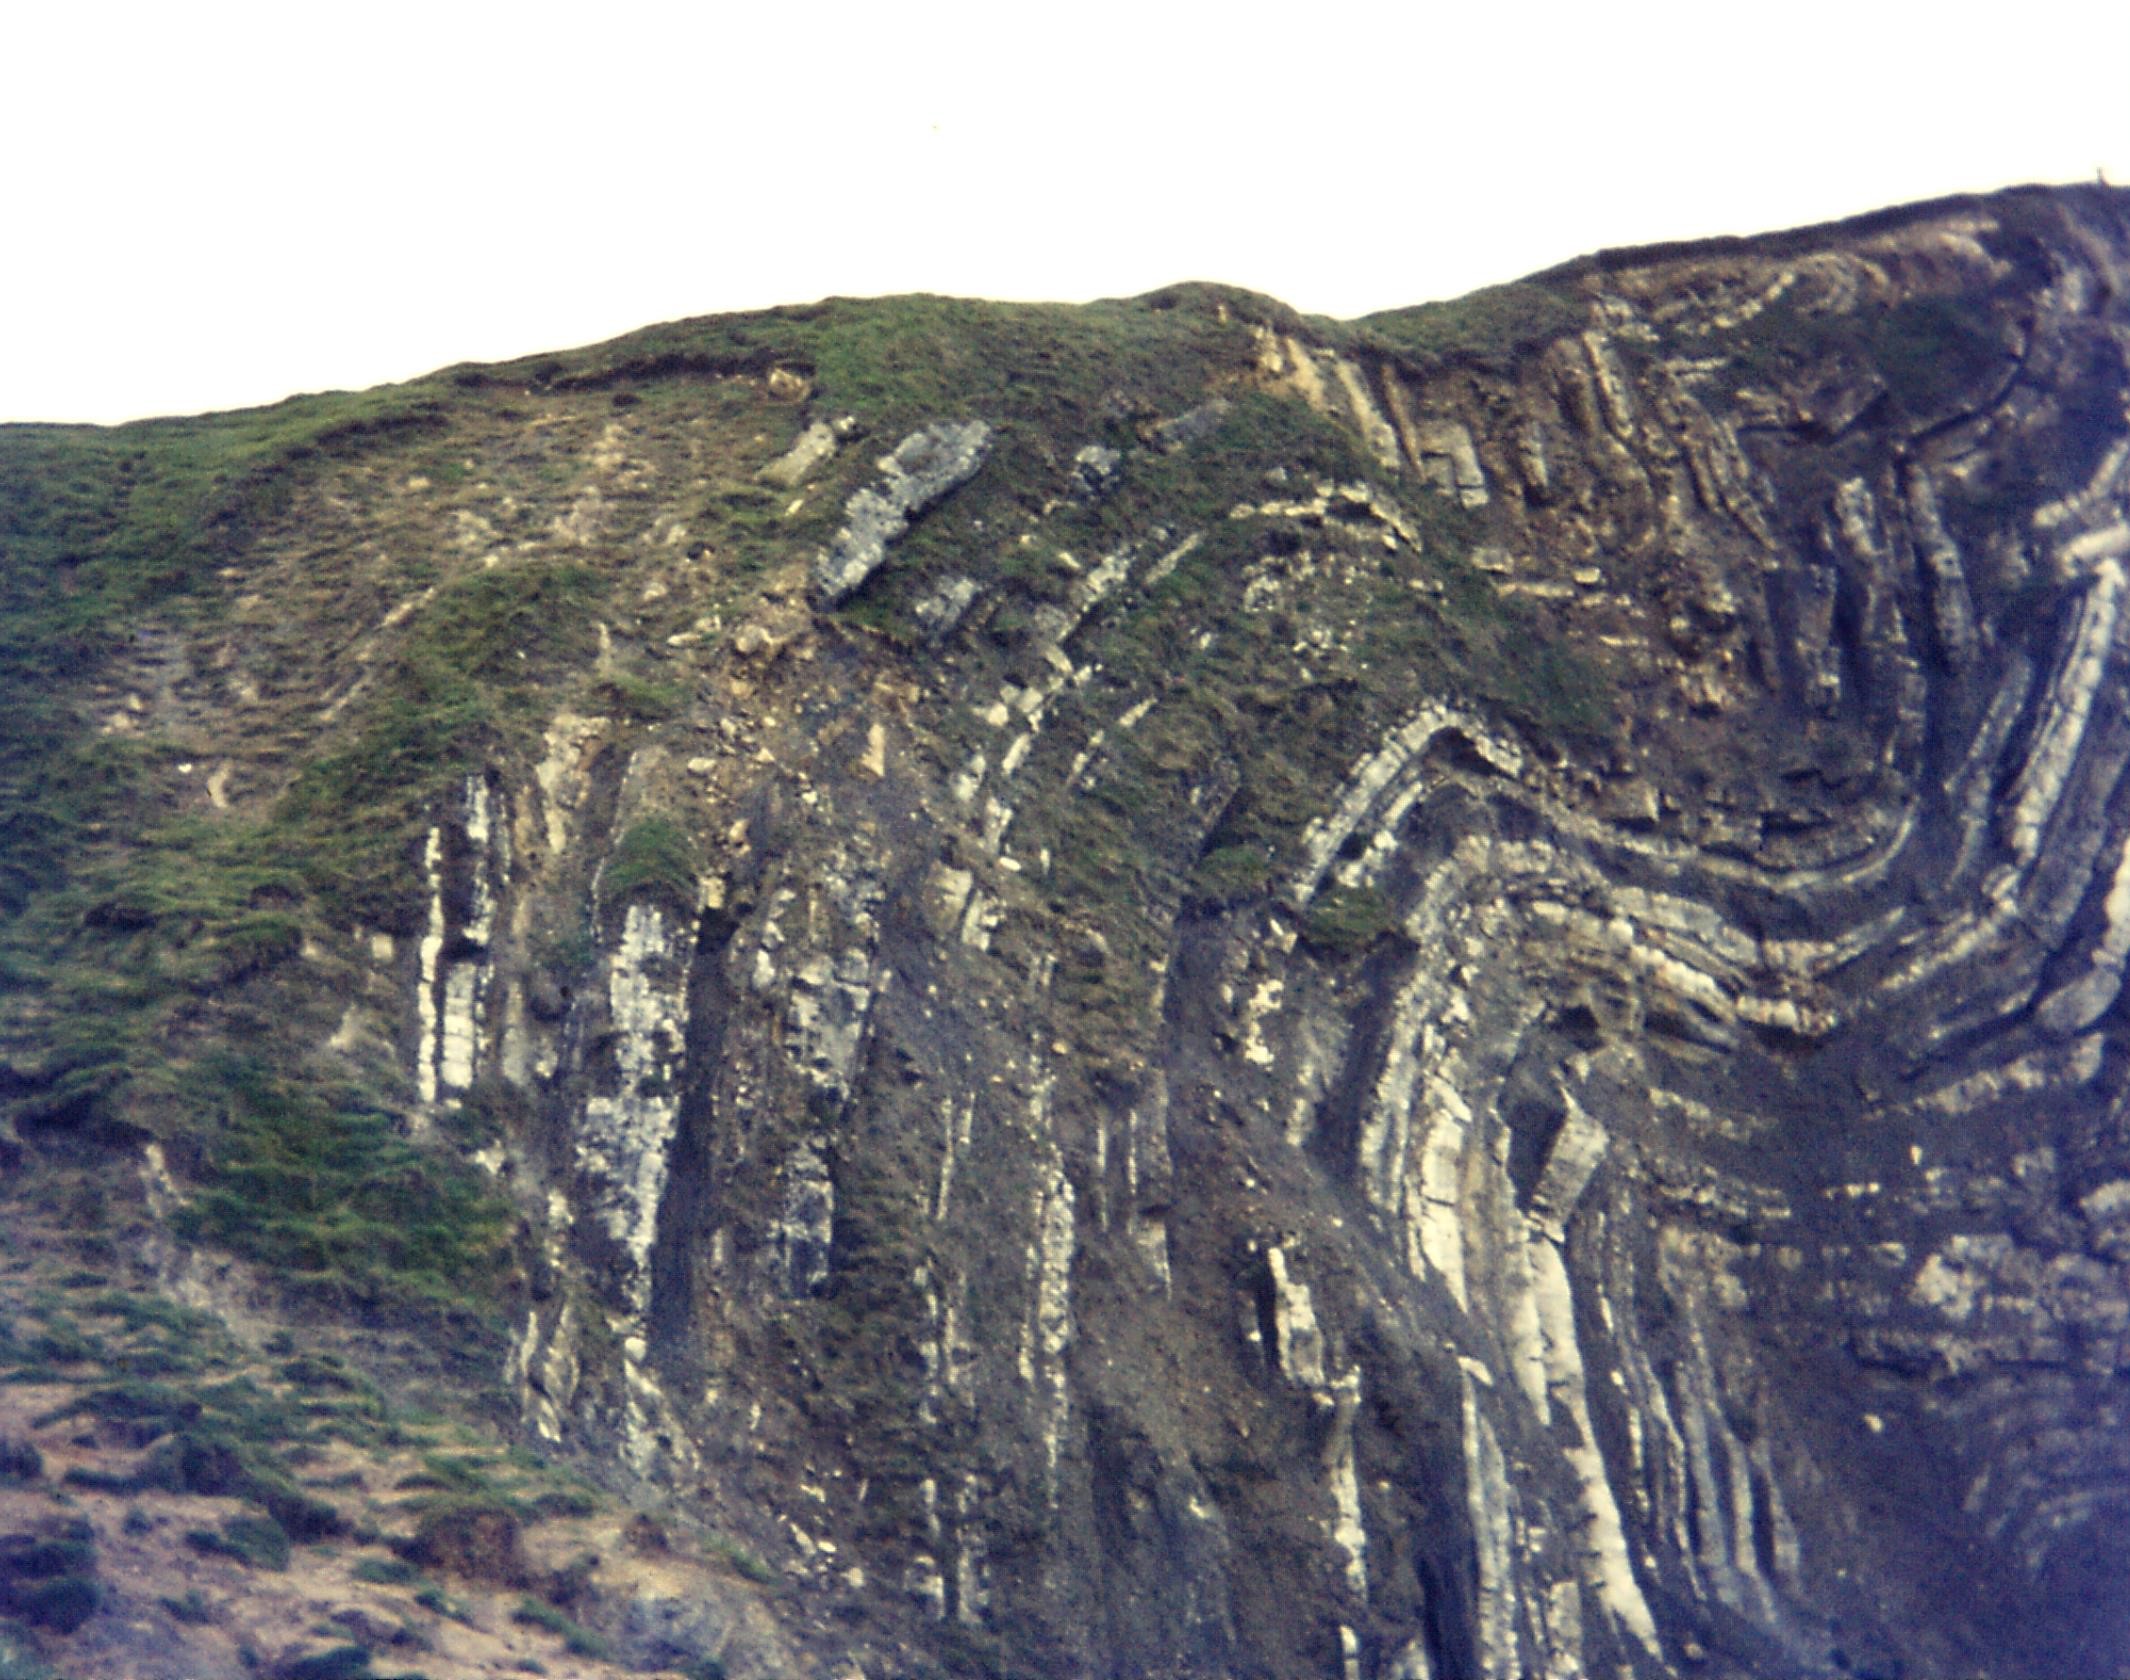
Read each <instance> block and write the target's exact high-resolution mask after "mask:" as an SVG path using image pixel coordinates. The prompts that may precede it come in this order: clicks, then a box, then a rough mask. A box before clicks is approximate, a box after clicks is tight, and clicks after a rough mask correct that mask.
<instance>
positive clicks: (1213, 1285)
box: [0, 189, 2130, 1680]
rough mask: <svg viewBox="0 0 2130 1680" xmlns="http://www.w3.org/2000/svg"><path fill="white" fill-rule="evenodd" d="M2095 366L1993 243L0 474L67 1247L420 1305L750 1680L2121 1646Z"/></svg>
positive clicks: (1610, 258)
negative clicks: (599, 1490) (92, 1219)
mask: <svg viewBox="0 0 2130 1680" xmlns="http://www.w3.org/2000/svg"><path fill="white" fill-rule="evenodd" d="M2126 296H2130V199H2126V198H2125V195H2123V194H2121V193H2117V192H2109V191H2106V190H2103V189H2091V190H2076V191H2063V192H2022V193H2017V194H2010V195H2004V196H2000V197H1997V198H1992V199H1987V200H1974V201H1959V202H1952V203H1947V204H1941V205H1935V206H1925V207H1920V208H1917V209H1915V210H1911V211H1902V212H1892V213H1888V214H1886V215H1884V216H1881V217H1877V218H1872V219H1868V220H1866V221H1862V222H1857V223H1852V224H1845V225H1841V226H1836V227H1832V228H1826V229H1818V230H1810V231H1807V232H1802V233H1797V234H1792V235H1786V236H1781V237H1776V238H1770V239H1765V240H1755V241H1740V242H1726V243H1722V244H1716V245H1708V246H1695V247H1685V248H1679V249H1675V250H1659V251H1650V252H1637V253H1625V254H1608V255H1606V256H1603V257H1600V258H1596V259H1590V260H1586V261H1584V262H1580V263H1576V264H1571V265H1569V266H1567V267H1565V268H1563V269H1560V270H1556V271H1554V272H1552V273H1549V274H1546V275H1542V276H1538V277H1536V278H1535V279H1534V280H1533V281H1530V282H1527V283H1525V284H1523V285H1520V286H1515V287H1507V288H1502V289H1500V290H1499V291H1497V292H1493V293H1484V294H1479V295H1478V296H1476V297H1474V298H1472V299H1468V300H1464V301H1463V302H1462V303H1460V304H1455V305H1445V306H1432V307H1429V308H1426V309H1421V310H1414V311H1405V312H1399V313H1397V314H1393V315H1389V316H1384V317H1378V318H1375V319H1373V320H1370V321H1365V322H1359V323H1352V324H1347V325H1339V324H1334V323H1327V322H1318V321H1305V320H1301V319H1299V318H1296V317H1294V316H1292V315H1291V314H1290V313H1289V312H1287V311H1284V310H1283V309H1281V308H1280V307H1279V306H1277V305H1275V304H1272V303H1270V302H1268V301H1266V300H1263V299H1258V298H1253V297H1248V296H1245V295H1242V294H1237V293H1228V292H1222V291H1219V290H1217V289H1214V288H1206V287H1184V288H1177V289H1175V290H1173V291H1171V292H1167V293H1162V294H1156V295H1155V296H1153V297H1150V298H1146V299H1140V300H1136V301H1134V302H1131V303H1124V304H1115V305H1097V306H1092V307H1089V308H1086V309H1078V310H1072V309H1038V308H1032V307H1023V306H986V305H974V304H967V305H964V304H952V303H947V302H943V301H940V300H929V299H913V300H895V301H891V302H884V303H877V304H853V303H830V304H826V305H822V306H819V307H817V308H815V309H811V310H803V311H787V312H781V313H778V314H774V315H769V316H761V317H749V318H744V319H734V320H721V321H712V322H701V323H689V324H683V325H680V326H676V327H670V328H662V329H656V330H654V331H653V332H651V333H647V334H643V335H638V337H637V338H635V339H631V340H624V341H622V342H620V343H619V344H616V345H613V346H608V347H605V348H603V349H600V350H595V351H589V352H582V353H578V354H575V355H571V356H564V357H556V358H551V359H548V360H547V361H545V362H540V363H529V364H521V365H514V366H511V367H505V368H493V369H465V370H458V371H456V372H455V373H450V374H446V375H440V376H438V378H437V379H436V380H433V381H430V382H426V383H425V384H423V385H421V386H417V387H409V388H404V389H402V390H400V391H396V392H387V393H377V394H373V395H371V396H369V397H366V398H360V399H353V398H350V399H309V400H306V401H304V402H300V403H297V404H293V405H284V407H283V408H282V409H280V410H272V411H265V412H264V413H262V414H260V415H256V416H233V417H228V418H226V419H224V420H220V421H211V422H189V423H171V424H168V425H163V426H160V427H143V428H128V429H126V430H124V431H121V432H116V433H108V434H83V433H69V432H63V431H59V430H57V429H43V428H18V429H16V430H15V431H14V433H13V435H8V434H0V468H4V484H0V488H4V489H5V491H6V492H7V495H8V497H9V500H8V503H7V507H8V508H9V510H10V512H9V515H8V517H9V522H10V523H9V526H8V529H9V530H10V532H11V533H12V542H11V546H10V548H9V550H8V573H7V583H6V587H7V589H8V591H9V593H10V597H11V602H12V606H11V622H12V623H13V625H14V626H16V628H15V630H14V631H12V632H11V635H12V639H11V640H10V641H9V643H8V645H7V647H6V649H5V652H6V654H7V663H6V667H5V669H6V673H7V677H8V680H9V682H10V683H11V684H12V687H11V689H10V694H11V696H12V699H11V704H12V705H14V706H15V708H16V715H17V716H19V717H20V718H22V719H23V720H24V721H23V727H22V728H21V729H19V730H18V731H17V734H16V739H15V741H14V743H13V744H12V745H11V746H10V747H9V748H8V749H7V754H8V756H7V757H6V760H5V764H4V766H0V768H4V770H5V773H6V775H7V777H8V778H9V787H10V791H11V793H12V795H13V800H12V806H13V810H14V813H15V814H14V815H13V816H12V817H11V818H10V819H9V821H10V824H11V826H10V829H9V843H8V849H9V857H10V863H9V870H8V874H7V877H6V883H5V884H6V887H7V899H6V902H7V903H8V906H9V908H10V910H11V912H12V918H13V919H12V921H11V923H10V930H11V931H10V933H9V935H8V944H7V947H6V959H7V962H8V964H9V968H8V972H9V975H10V978H11V981H12V989H11V991H10V993H9V995H8V997H7V999H6V1011H7V1013H6V1017H5V1020H4V1022H0V1095H4V1096H5V1098H6V1100H7V1102H8V1104H9V1112H10V1113H11V1115H12V1116H13V1119H12V1122H11V1123H12V1125H13V1127H14V1133H13V1134H12V1135H13V1136H14V1138H15V1139H16V1140H17V1141H16V1142H15V1143H13V1144H12V1145H11V1146H10V1148H9V1156H10V1158H11V1160H12V1162H13V1165H12V1167H11V1169H10V1185H11V1193H12V1194H14V1195H15V1196H17V1197H18V1198H21V1197H27V1196H37V1195H40V1194H43V1193H44V1192H41V1191H40V1190H39V1188H38V1187H39V1186H40V1185H43V1186H49V1185H50V1184H52V1183H54V1182H58V1179H57V1178H56V1177H55V1175H71V1176H68V1177H67V1178H66V1182H68V1183H70V1184H78V1183H79V1182H81V1181H82V1180H83V1179H84V1178H87V1179H89V1180H91V1181H93V1182H95V1183H97V1184H99V1185H100V1186H102V1190H101V1192H100V1194H102V1195H103V1196H104V1198H105V1199H104V1201H103V1202H101V1203H100V1204H99V1207H100V1212H99V1213H98V1215H97V1220H98V1221H99V1223H97V1224H96V1227H95V1228H96V1230H97V1231H100V1232H102V1233H104V1234H105V1240H106V1241H107V1243H109V1244H111V1245H114V1246H110V1247H107V1249H106V1251H105V1252H106V1253H107V1255H109V1254H116V1255H118V1256H120V1257H121V1258H122V1260H123V1262H124V1263H127V1264H131V1263H134V1262H135V1261H138V1263H139V1264H140V1265H141V1266H142V1267H143V1268H145V1269H144V1270H143V1271H141V1272H139V1273H135V1274H131V1275H132V1276H133V1279H134V1282H133V1286H134V1287H136V1288H142V1289H145V1288H148V1287H151V1283H152V1286H154V1287H161V1288H164V1289H167V1290H170V1291H172V1292H174V1293H177V1294H179V1295H180V1296H182V1297H183V1298H184V1299H186V1300H188V1301H191V1302H192V1303H193V1304H195V1305H198V1306H204V1307H210V1308H214V1309H216V1310H221V1311H227V1310H231V1309H232V1303H236V1302H239V1301H241V1302H243V1303H244V1304H245V1309H246V1311H247V1312H250V1313H253V1314H256V1313H259V1312H261V1311H263V1310H265V1309H264V1308H263V1307H262V1305H261V1301H262V1298H263V1297H262V1291H263V1290H265V1289H266V1286H267V1284H268V1283H273V1282H275V1278H276V1274H277V1272H278V1273H283V1274H285V1273H291V1272H292V1273H295V1274H297V1275H298V1280H299V1282H300V1283H301V1284H302V1286H303V1287H305V1288H306V1289H308V1290H309V1291H310V1292H309V1293H308V1294H306V1295H305V1296H304V1297H303V1299H304V1300H305V1301H307V1302H312V1303H316V1302H318V1301H320V1300H324V1301H325V1302H326V1303H327V1304H328V1306H329V1307H332V1308H333V1310H334V1311H336V1312H338V1313H339V1314H340V1315H341V1317H342V1318H343V1319H344V1318H346V1316H347V1314H348V1313H349V1312H351V1311H356V1310H358V1309H359V1310H360V1312H363V1313H367V1314H368V1316H369V1320H370V1322H372V1323H376V1324H381V1325H389V1326H391V1328H392V1335H393V1336H394V1337H395V1338H398V1339H399V1340H401V1341H407V1340H408V1338H409V1333H410V1332H411V1333H412V1338H411V1342H412V1344H419V1342H420V1341H421V1340H422V1339H423V1336H424V1335H425V1334H426V1333H427V1332H426V1331H425V1329H424V1327H425V1326H431V1325H434V1324H437V1323H449V1324H452V1325H455V1326H457V1327H458V1328H457V1329H455V1330H454V1331H453V1332H452V1335H453V1337H454V1338H455V1339H458V1340H459V1341H460V1343H461V1346H462V1348H463V1363H462V1369H463V1370H464V1371H466V1372H469V1373H472V1375H471V1376H470V1377H469V1378H468V1379H467V1380H469V1381H472V1380H477V1379H478V1378H479V1376H480V1375H481V1374H482V1373H484V1372H485V1373H486V1374H487V1376H488V1377H490V1378H498V1373H500V1377H499V1379H498V1380H500V1381H501V1382H502V1383H503V1385H504V1387H505V1388H506V1390H507V1397H506V1398H505V1399H504V1400H502V1401H500V1402H499V1403H498V1404H499V1405H500V1406H501V1408H502V1409H503V1410H504V1411H505V1412H507V1414H508V1422H509V1425H510V1427H512V1428H514V1429H515V1430H517V1431H519V1432H520V1434H521V1436H522V1438H523V1439H525V1440H527V1441H529V1442H534V1443H539V1444H542V1445H543V1446H544V1447H545V1449H547V1450H549V1451H551V1452H557V1453H564V1454H571V1453H574V1454H580V1455H584V1461H585V1462H590V1463H597V1464H602V1465H605V1466H607V1467H609V1470H610V1472H611V1474H612V1476H614V1477H616V1478H619V1481H618V1482H617V1485H625V1486H627V1487H633V1488H636V1489H637V1490H639V1491H642V1490H655V1491H657V1492H659V1493H661V1494H663V1495H664V1496H665V1497H667V1498H669V1499H671V1500H672V1501H674V1502H675V1503H676V1504H677V1505H679V1506H680V1507H682V1508H684V1509H685V1510H688V1511H693V1512H696V1513H699V1514H702V1513H707V1514H708V1515H710V1516H711V1517H713V1518H714V1520H715V1521H716V1522H717V1524H718V1525H720V1526H721V1527H722V1528H723V1529H724V1530H726V1531H727V1532H730V1533H735V1534H738V1535H741V1536H742V1537H744V1539H745V1540H746V1542H747V1544H748V1546H749V1547H750V1548H751V1549H752V1550H753V1551H754V1552H755V1553H758V1554H759V1555H760V1557H761V1558H762V1559H764V1560H766V1561H767V1562H768V1563H769V1564H770V1566H771V1568H772V1569H773V1570H774V1571H775V1573H776V1576H777V1578H778V1581H779V1582H780V1583H781V1584H779V1585H776V1586H774V1587H762V1588H759V1589H757V1588H755V1587H749V1586H745V1585H743V1584H741V1583H739V1582H737V1581H732V1582H728V1583H727V1584H726V1586H725V1587H724V1588H723V1589H721V1590H722V1591H724V1592H726V1593H727V1594H728V1596H729V1598H730V1602H731V1604H732V1605H733V1606H739V1607H741V1608H734V1609H732V1610H731V1611H730V1615H729V1618H728V1620H727V1621H724V1622H720V1621H719V1620H718V1619H717V1618H716V1617H711V1618H710V1619H709V1621H708V1622H707V1623H706V1624H705V1625H704V1626H703V1627H700V1628H698V1629H697V1630H696V1634H695V1637H696V1638H697V1642H698V1645H699V1647H700V1649H699V1652H698V1655H699V1656H700V1658H701V1659H702V1660H704V1661H709V1660H711V1659H716V1660H718V1661H720V1662H722V1663H723V1664H724V1665H725V1666H726V1667H728V1668H729V1669H730V1671H731V1672H733V1673H734V1674H739V1673H743V1672H765V1673H766V1672H774V1671H777V1669H778V1667H779V1665H782V1664H786V1663H789V1664H792V1665H794V1667H793V1668H792V1669H791V1671H794V1672H819V1673H823V1674H829V1673H844V1672H848V1671H850V1670H851V1669H852V1668H853V1666H854V1665H855V1666H856V1667H857V1668H862V1670H863V1672H864V1673H866V1674H868V1675H875V1676H878V1675H888V1674H905V1673H907V1674H920V1673H931V1672H952V1673H962V1672H968V1673H982V1672H1001V1673H1013V1674H1056V1675H1117V1676H1125V1675H1134V1676H1136V1675H1175V1676H1186V1675H1188V1676H1214V1675H1236V1676H1244V1675H1253V1676H1254V1675H1262V1676H1283V1677H1284V1676H1297V1675H1319V1674H1320V1675H1325V1676H1334V1677H1343V1680H1360V1677H1363V1676H1367V1677H1373V1680H1423V1677H1437V1680H1446V1677H1449V1676H1484V1677H1489V1680H1493V1677H1501V1680H1508V1677H1512V1676H1522V1675H1540V1674H1545V1675H1559V1676H1567V1675H1576V1674H1585V1673H1588V1674H1607V1675H1616V1674H1617V1675H1628V1674H1631V1675H1637V1676H1646V1675H1660V1674H1719V1675H1721V1674H1728V1675H1739V1676H1747V1675H1770V1676H1772V1675H1798V1674H1828V1675H1834V1674H1860V1675H1861V1674H1871V1675H1895V1674H1901V1673H1908V1674H1945V1673H1978V1674H1980V1673H1987V1674H1992V1675H2006V1676H2011V1675H2029V1674H2032V1675H2039V1674H2061V1673H2068V1672H2077V1673H2093V1674H2100V1673H2122V1672H2130V1610H2126V1609H2125V1605H2126V1603H2130V1600H2126V1599H2125V1598H2124V1596H2123V1594H2122V1591H2121V1587H2122V1575H2123V1565H2122V1562H2121V1557H2122V1550H2123V1548H2122V1545H2121V1539H2122V1536H2123V1533H2124V1524H2125V1522H2126V1521H2130V1512H2126V1506H2130V1449H2126V1447H2125V1445H2124V1441H2125V1438H2126V1437H2125V1432H2124V1427H2123V1425H2124V1419H2125V1414H2126V1410H2130V1388H2126V1386H2125V1381H2124V1373H2125V1372H2126V1371H2130V1130H2126V1128H2125V1123H2124V1120H2123V1118H2122V1116H2123V1097H2122V1093H2123V1090H2124V1086H2125V1071H2124V1063H2123V1043H2124V1030H2125V1029H2124V1015H2123V1013H2122V1010H2121V1008H2120V1007H2119V992H2120V988H2121V984H2122V977H2123V965H2124V961H2125V958H2126V956H2130V791H2125V788H2124V786H2123V780H2124V772H2125V769H2126V766H2130V705H2126V704H2125V701H2124V698H2123V695H2124V686H2123V679H2124V675H2125V670H2126V666H2130V651H2126V636H2130V610H2126V609H2130V602H2126V600H2125V592H2126V582H2130V419H2126V414H2125V403H2126V395H2130V378H2126V374H2125V359H2124V358H2125V351H2126V348H2130V302H2126ZM55 653H57V654H65V655H67V656H69V657H70V658H71V657H73V656H78V657H79V658H80V659H82V660H83V661H84V662H85V663H84V664H83V665H81V666H79V667H76V666H73V665H71V664H68V665H67V668H68V669H76V668H78V669H84V670H86V672H87V674H86V675H85V676H82V677H80V678H78V679H75V678H69V677H67V676H65V675H63V674H62V673H61V672H60V670H59V669H58V665H59V664H63V663H66V661H64V660H59V661H55ZM262 1093H263V1094H262ZM313 1146H315V1158H314V1157H313V1156H306V1155H304V1154H303V1150H304V1149H305V1148H306V1147H313ZM291 1160H293V1161H294V1162H295V1165H293V1166H291V1165H290V1164H289V1163H290V1162H291ZM136 1184H138V1185H139V1186H140V1188H139V1189H137V1190H136V1189H130V1188H129V1186H133V1185H136ZM409 1232H412V1233H414V1234H413V1235H412V1236H409V1235H408V1233H409ZM230 1256H234V1257H235V1258H234V1259H231V1258H229V1257H230ZM283 1281H285V1279H283ZM304 1312H305V1313H307V1314H309V1315H310V1316H313V1317H315V1316H317V1309H316V1307H315V1305H314V1306H312V1307H308V1308H305V1309H304ZM438 1315H443V1316H441V1317H440V1316H438ZM329 1316H330V1315H329ZM300 1317H301V1315H299V1321H300ZM414 1351H415V1353H418V1351H419V1350H418V1345H416V1346H415V1350H414ZM406 1356H407V1357H410V1358H411V1357H414V1353H408V1354H407V1355H406ZM763 1573H767V1572H766V1571H764V1572H763ZM757 1592H759V1594H760V1595H762V1596H761V1603H759V1604H757V1603H755V1602H754V1597H755V1595H756V1594H757ZM589 1602H592V1603H593V1605H594V1610H593V1611H592V1612H587V1613H588V1614H593V1615H594V1619H596V1613H597V1601H596V1600H593V1601H589ZM764 1606H766V1609H765V1608H764ZM742 1609H744V1616H743V1614H742ZM720 1614H724V1613H723V1612H720ZM763 1615H767V1616H768V1617H769V1619H770V1620H772V1621H773V1622H774V1623H775V1624H776V1625H777V1627H778V1628H779V1629H780V1630H781V1631H780V1632H779V1633H778V1634H777V1636H776V1637H777V1639H778V1640H781V1641H783V1642H784V1643H783V1644H781V1645H779V1644H777V1643H775V1642H774V1641H771V1640H770V1639H769V1638H768V1636H767V1635H762V1636H760V1637H758V1638H755V1639H754V1643H752V1644H744V1643H743V1644H741V1645H734V1644H732V1643H731V1642H730V1638H729V1627H730V1626H733V1625H738V1623H739V1621H741V1620H743V1619H745V1618H759V1617H761V1616H763ZM748 1625H749V1626H753V1625H754V1623H753V1622H752V1621H750V1622H749V1623H748ZM95 1626H96V1624H95V1623H94V1622H92V1623H90V1624H89V1628H90V1630H91V1632H93V1630H94V1628H95ZM74 1637H77V1638H83V1637H89V1634H87V1633H85V1634H81V1635H76V1636H74ZM721 1642H722V1643H721ZM54 1648H55V1649H59V1647H56V1646H55V1647H54ZM468 1660H469V1661H470V1660H471V1659H468ZM647 1660H648V1659H647ZM467 1671H468V1672H474V1671H475V1670H473V1669H468V1670H467Z"/></svg>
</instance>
